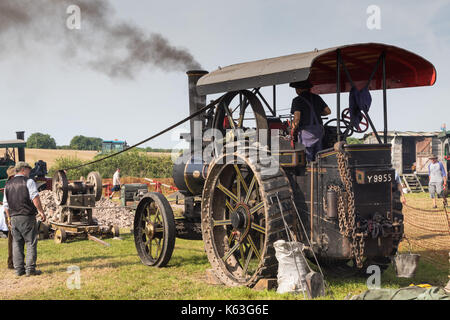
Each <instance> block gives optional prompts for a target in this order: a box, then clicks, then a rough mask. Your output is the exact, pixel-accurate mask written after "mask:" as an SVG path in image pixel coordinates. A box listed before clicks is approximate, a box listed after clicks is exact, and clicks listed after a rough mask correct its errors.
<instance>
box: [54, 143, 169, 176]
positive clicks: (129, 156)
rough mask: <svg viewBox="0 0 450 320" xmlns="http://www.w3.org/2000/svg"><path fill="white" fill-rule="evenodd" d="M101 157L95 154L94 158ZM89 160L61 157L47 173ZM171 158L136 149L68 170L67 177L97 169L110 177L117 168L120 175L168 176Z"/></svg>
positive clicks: (85, 173) (84, 174)
mask: <svg viewBox="0 0 450 320" xmlns="http://www.w3.org/2000/svg"><path fill="white" fill-rule="evenodd" d="M101 157H103V156H102V155H98V156H96V157H95V158H94V159H98V158H101ZM87 162H89V161H83V160H80V159H78V158H75V157H61V158H58V159H56V160H55V164H54V165H53V166H52V167H51V168H50V169H49V174H50V175H52V176H53V175H54V174H55V172H56V171H57V170H61V169H64V168H69V167H74V166H78V165H81V164H84V163H87ZM172 165H173V163H172V159H171V157H170V156H160V157H155V156H149V155H148V154H146V153H145V152H140V151H136V150H132V151H128V152H125V153H122V154H119V155H117V156H115V157H111V158H109V159H106V160H103V161H100V162H97V163H94V164H92V165H89V166H86V167H82V168H80V169H75V170H69V171H68V172H67V178H68V179H70V180H74V179H79V178H80V177H81V176H83V177H86V176H87V175H88V173H89V172H91V171H98V172H99V173H100V175H101V176H102V178H112V176H113V174H114V172H115V171H116V169H117V168H120V175H121V176H123V177H124V176H131V177H141V178H143V177H148V178H150V177H151V178H170V177H171V176H172Z"/></svg>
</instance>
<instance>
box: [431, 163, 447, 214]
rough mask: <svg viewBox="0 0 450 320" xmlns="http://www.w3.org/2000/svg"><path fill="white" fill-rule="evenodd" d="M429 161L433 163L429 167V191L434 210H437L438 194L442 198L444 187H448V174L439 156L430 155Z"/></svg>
mask: <svg viewBox="0 0 450 320" xmlns="http://www.w3.org/2000/svg"><path fill="white" fill-rule="evenodd" d="M429 159H430V160H431V163H430V164H429V165H428V179H429V182H428V191H429V192H430V197H431V199H433V208H437V205H436V194H437V196H438V197H439V198H441V197H442V195H443V191H444V186H446V185H447V174H446V173H445V169H444V165H443V164H442V162H440V161H438V158H437V156H435V155H430V156H429Z"/></svg>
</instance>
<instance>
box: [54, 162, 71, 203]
mask: <svg viewBox="0 0 450 320" xmlns="http://www.w3.org/2000/svg"><path fill="white" fill-rule="evenodd" d="M68 186H69V181H68V180H67V177H66V173H65V172H64V171H63V170H59V171H58V172H56V173H55V176H54V177H53V181H52V190H53V192H54V193H55V198H56V202H57V203H58V204H59V205H60V206H63V205H65V204H66V202H67V197H68V195H69V189H68Z"/></svg>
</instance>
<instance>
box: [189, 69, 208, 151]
mask: <svg viewBox="0 0 450 320" xmlns="http://www.w3.org/2000/svg"><path fill="white" fill-rule="evenodd" d="M186 74H187V76H188V84H189V114H193V113H195V112H197V111H198V110H200V109H201V108H203V107H204V106H206V96H201V95H199V94H198V93H197V81H198V79H200V78H201V77H203V76H204V75H205V74H208V71H205V70H190V71H188V72H186ZM203 120H204V117H203V116H202V115H198V116H196V117H194V118H192V119H191V120H190V129H191V131H190V133H191V150H194V137H197V136H198V135H200V136H201V132H194V129H195V128H194V123H195V121H202V122H203ZM202 127H203V126H202ZM200 148H201V142H200Z"/></svg>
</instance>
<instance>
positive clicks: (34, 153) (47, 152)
mask: <svg viewBox="0 0 450 320" xmlns="http://www.w3.org/2000/svg"><path fill="white" fill-rule="evenodd" d="M2 150H4V149H1V150H0V155H2V154H3V153H4V151H2ZM97 153H98V152H97V151H84V150H61V149H58V150H52V149H29V148H25V161H26V162H28V163H29V164H30V165H31V166H32V167H34V163H35V162H36V161H38V160H43V161H45V162H47V168H50V167H51V166H52V165H53V164H54V163H55V160H56V159H58V158H60V157H76V158H78V159H81V160H92V159H93V158H94V157H95V155H96V154H97ZM147 154H148V155H150V156H154V157H161V156H170V153H166V152H147Z"/></svg>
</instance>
